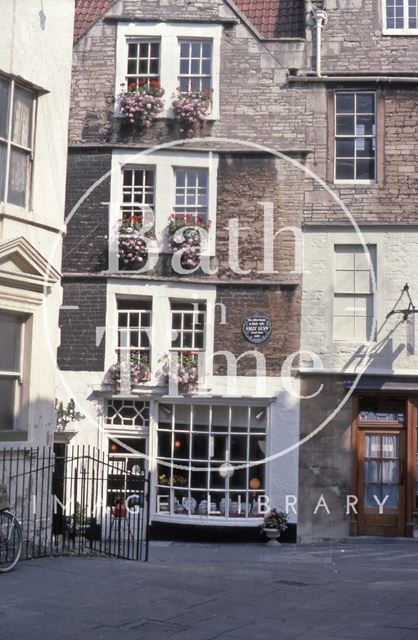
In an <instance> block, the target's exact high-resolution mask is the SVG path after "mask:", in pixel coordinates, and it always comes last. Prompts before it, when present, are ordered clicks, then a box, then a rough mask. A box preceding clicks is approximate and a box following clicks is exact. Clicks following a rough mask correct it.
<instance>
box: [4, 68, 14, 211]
mask: <svg viewBox="0 0 418 640" xmlns="http://www.w3.org/2000/svg"><path fill="white" fill-rule="evenodd" d="M14 92H15V81H14V80H11V81H10V95H9V120H8V123H7V134H6V135H7V150H6V175H5V184H4V201H5V202H8V200H9V173H10V153H11V139H12V122H13V103H14Z"/></svg>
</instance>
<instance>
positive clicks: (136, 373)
mask: <svg viewBox="0 0 418 640" xmlns="http://www.w3.org/2000/svg"><path fill="white" fill-rule="evenodd" d="M129 367H130V371H129V373H130V383H131V387H136V386H137V385H138V384H140V383H141V382H148V381H149V380H150V379H151V371H150V368H149V362H148V358H147V356H145V355H144V354H142V353H137V352H133V353H131V356H130V362H129ZM108 374H109V376H110V381H111V384H112V385H113V387H114V389H115V391H116V392H117V393H120V391H121V363H120V361H118V362H116V363H115V364H113V365H112V366H111V367H110V369H109V371H108Z"/></svg>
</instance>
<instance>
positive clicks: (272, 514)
mask: <svg viewBox="0 0 418 640" xmlns="http://www.w3.org/2000/svg"><path fill="white" fill-rule="evenodd" d="M287 527H288V516H287V513H286V512H285V511H280V510H277V509H271V511H269V512H268V513H267V514H266V515H265V516H264V520H263V524H262V525H261V531H262V532H263V533H264V534H265V535H266V536H267V538H268V540H269V541H268V543H267V544H275V545H277V544H278V538H280V536H281V534H282V533H283V531H286V529H287Z"/></svg>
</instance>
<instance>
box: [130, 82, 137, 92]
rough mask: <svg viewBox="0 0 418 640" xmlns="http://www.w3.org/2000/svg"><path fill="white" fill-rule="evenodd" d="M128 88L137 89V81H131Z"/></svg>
mask: <svg viewBox="0 0 418 640" xmlns="http://www.w3.org/2000/svg"><path fill="white" fill-rule="evenodd" d="M128 89H130V90H131V91H135V89H136V82H130V83H129V84H128Z"/></svg>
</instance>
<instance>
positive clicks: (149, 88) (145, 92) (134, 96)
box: [116, 80, 165, 128]
mask: <svg viewBox="0 0 418 640" xmlns="http://www.w3.org/2000/svg"><path fill="white" fill-rule="evenodd" d="M121 87H122V91H121V92H120V93H119V94H118V96H117V104H118V107H117V111H116V115H117V116H118V117H120V118H125V119H126V120H127V121H128V122H129V123H131V124H136V125H138V126H140V127H147V128H149V127H151V126H152V124H153V122H154V120H155V119H156V118H157V116H158V115H159V114H160V113H161V111H162V110H163V109H164V100H163V96H164V93H165V91H164V89H163V88H162V87H161V86H160V83H159V82H157V81H156V80H151V81H150V82H147V81H146V80H138V81H136V82H131V83H130V84H129V85H128V87H127V88H125V87H126V85H125V83H123V84H122V85H121Z"/></svg>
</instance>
